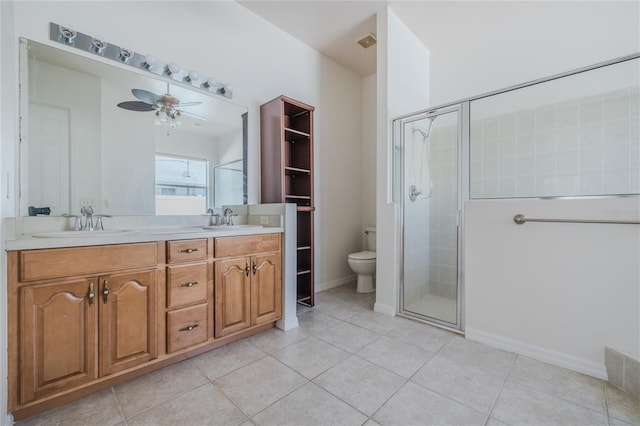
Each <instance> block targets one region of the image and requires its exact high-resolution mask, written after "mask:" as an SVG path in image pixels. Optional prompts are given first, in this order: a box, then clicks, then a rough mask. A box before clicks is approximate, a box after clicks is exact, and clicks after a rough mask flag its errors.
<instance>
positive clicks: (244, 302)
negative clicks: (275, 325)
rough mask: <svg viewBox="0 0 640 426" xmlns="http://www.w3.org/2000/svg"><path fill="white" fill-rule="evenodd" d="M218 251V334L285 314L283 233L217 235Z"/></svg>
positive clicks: (216, 279) (216, 286)
mask: <svg viewBox="0 0 640 426" xmlns="http://www.w3.org/2000/svg"><path fill="white" fill-rule="evenodd" d="M215 253H216V258H225V257H227V259H221V260H217V261H216V262H215V321H214V327H215V337H216V338H220V337H224V336H228V335H230V334H234V333H237V332H239V331H242V330H244V329H246V328H249V327H251V326H256V325H260V324H265V323H268V322H272V321H276V320H278V319H280V318H281V317H282V256H281V251H280V236H279V235H253V236H242V237H226V238H216V240H215ZM240 253H243V254H246V255H245V256H239V254H240Z"/></svg>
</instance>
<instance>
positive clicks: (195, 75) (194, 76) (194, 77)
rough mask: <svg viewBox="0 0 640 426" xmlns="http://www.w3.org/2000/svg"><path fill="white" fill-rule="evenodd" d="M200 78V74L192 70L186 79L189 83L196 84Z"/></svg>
mask: <svg viewBox="0 0 640 426" xmlns="http://www.w3.org/2000/svg"><path fill="white" fill-rule="evenodd" d="M199 78H200V74H198V72H197V71H194V70H191V71H189V74H187V76H186V77H185V78H184V79H185V80H186V81H187V82H188V83H191V82H194V81H196V80H198V79H199Z"/></svg>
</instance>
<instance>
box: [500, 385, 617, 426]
mask: <svg viewBox="0 0 640 426" xmlns="http://www.w3.org/2000/svg"><path fill="white" fill-rule="evenodd" d="M491 417H493V418H496V419H498V420H500V421H502V422H504V423H507V424H539V425H606V424H607V418H606V416H605V415H604V414H602V413H599V412H597V411H593V410H589V409H588V408H584V407H581V406H579V405H577V404H574V403H573V402H569V401H567V400H564V399H560V398H558V397H555V396H553V395H548V394H545V393H542V392H539V391H536V390H533V389H531V388H527V387H525V386H523V385H521V384H518V383H514V382H506V383H505V384H504V387H503V388H502V391H501V392H500V395H499V396H498V400H497V401H496V404H495V406H494V407H493V411H492V412H491Z"/></svg>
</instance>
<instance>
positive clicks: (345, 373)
mask: <svg viewBox="0 0 640 426" xmlns="http://www.w3.org/2000/svg"><path fill="white" fill-rule="evenodd" d="M314 383H316V384H317V385H319V386H322V387H323V388H324V389H326V390H328V391H329V392H331V393H332V394H334V395H336V396H337V397H338V398H340V399H342V400H343V401H345V402H347V403H348V404H349V405H351V406H352V407H355V408H356V409H358V410H360V411H361V412H363V413H365V414H367V415H369V416H370V415H371V414H373V413H374V412H375V411H376V410H377V409H378V408H379V407H380V406H381V405H382V404H383V403H384V402H385V401H386V400H387V399H388V398H389V397H390V396H391V395H393V394H394V393H395V392H396V391H397V390H398V389H399V388H400V386H402V385H403V384H404V383H405V379H403V378H402V377H400V376H397V375H395V374H393V373H391V372H388V371H387V370H384V369H382V368H380V367H378V366H376V365H374V364H372V363H370V362H368V361H365V360H363V359H361V358H358V357H355V356H354V357H351V358H348V359H346V360H344V361H342V362H341V363H340V364H338V365H336V366H335V367H332V368H331V369H329V370H327V371H326V372H324V373H322V374H321V375H320V376H318V377H316V378H315V379H314Z"/></svg>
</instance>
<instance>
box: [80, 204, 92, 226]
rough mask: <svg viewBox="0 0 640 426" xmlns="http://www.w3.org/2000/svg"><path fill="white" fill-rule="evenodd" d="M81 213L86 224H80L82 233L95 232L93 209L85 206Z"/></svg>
mask: <svg viewBox="0 0 640 426" xmlns="http://www.w3.org/2000/svg"><path fill="white" fill-rule="evenodd" d="M80 213H81V214H82V216H83V217H84V224H82V222H80V230H81V231H93V207H91V206H83V207H82V208H81V209H80Z"/></svg>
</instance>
